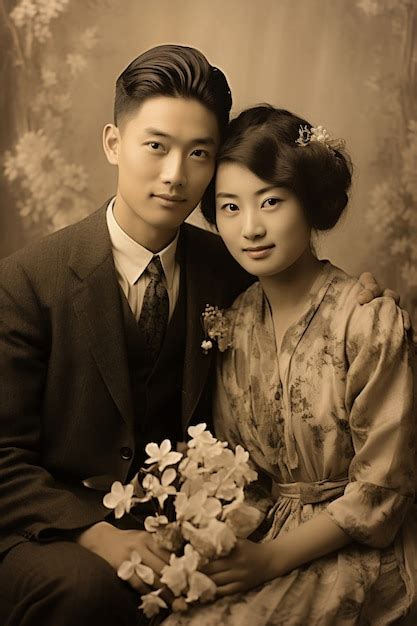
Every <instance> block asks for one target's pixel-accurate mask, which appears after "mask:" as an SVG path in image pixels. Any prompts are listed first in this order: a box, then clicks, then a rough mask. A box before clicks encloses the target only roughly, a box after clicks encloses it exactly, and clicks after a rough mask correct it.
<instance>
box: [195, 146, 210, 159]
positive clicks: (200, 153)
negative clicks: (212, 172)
mask: <svg viewBox="0 0 417 626" xmlns="http://www.w3.org/2000/svg"><path fill="white" fill-rule="evenodd" d="M191 156H195V157H197V158H198V159H205V158H207V157H208V156H209V153H208V152H207V150H202V149H200V148H197V149H196V150H193V151H192V153H191Z"/></svg>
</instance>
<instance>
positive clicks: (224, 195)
mask: <svg viewBox="0 0 417 626" xmlns="http://www.w3.org/2000/svg"><path fill="white" fill-rule="evenodd" d="M238 197H239V196H237V195H236V194H235V193H229V192H228V191H219V192H218V193H216V198H238Z"/></svg>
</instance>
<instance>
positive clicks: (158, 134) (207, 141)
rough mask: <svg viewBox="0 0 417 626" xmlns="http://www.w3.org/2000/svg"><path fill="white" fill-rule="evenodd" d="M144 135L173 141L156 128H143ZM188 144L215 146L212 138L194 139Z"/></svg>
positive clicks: (169, 136)
mask: <svg viewBox="0 0 417 626" xmlns="http://www.w3.org/2000/svg"><path fill="white" fill-rule="evenodd" d="M145 134H147V135H152V136H153V137H163V138H165V139H173V137H172V136H171V135H169V134H168V133H164V132H163V131H162V130H159V129H158V128H145ZM189 143H190V144H193V145H194V144H200V145H205V146H215V145H216V141H215V140H214V139H213V137H196V138H195V139H191V140H190V142H189Z"/></svg>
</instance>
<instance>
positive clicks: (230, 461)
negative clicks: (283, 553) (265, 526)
mask: <svg viewBox="0 0 417 626" xmlns="http://www.w3.org/2000/svg"><path fill="white" fill-rule="evenodd" d="M188 434H189V436H190V438H191V439H190V440H189V441H188V443H187V444H186V447H185V446H184V454H183V453H182V452H174V451H173V450H172V449H171V442H170V441H169V440H168V439H165V440H164V441H163V442H162V443H161V445H160V446H158V445H157V444H156V443H149V444H148V445H147V446H146V448H145V450H146V453H147V454H148V458H147V459H146V461H145V464H146V465H147V466H148V467H147V468H146V469H145V468H142V469H141V470H140V471H139V472H138V474H137V475H136V476H135V477H134V479H133V480H132V482H131V483H129V484H128V485H126V486H123V485H122V484H121V483H120V482H114V483H113V485H112V488H111V492H110V493H108V494H106V495H105V496H104V499H103V502H104V505H105V506H106V507H108V508H109V509H114V515H115V517H116V518H120V517H122V516H123V515H124V514H125V513H129V512H132V513H133V512H134V507H135V505H137V504H140V503H142V502H148V501H150V500H151V501H153V502H154V504H155V515H153V516H148V517H147V518H146V519H145V529H146V530H147V531H148V532H150V533H153V536H154V540H155V541H156V542H158V544H159V545H160V546H161V547H163V548H165V549H166V550H169V551H170V552H171V553H172V554H171V557H170V562H169V565H166V566H165V567H164V568H163V569H162V575H161V582H162V583H164V584H165V585H166V586H167V587H168V588H169V589H170V590H171V592H172V594H173V595H174V596H175V600H174V602H173V605H172V608H173V610H186V609H187V608H188V606H189V604H190V603H193V602H197V601H199V602H208V601H210V600H212V599H213V598H214V597H215V593H216V585H215V584H214V583H213V581H212V580H211V579H210V578H209V577H208V576H206V575H205V574H203V573H202V572H201V571H199V568H201V567H202V566H204V565H205V564H206V563H207V562H208V561H209V560H212V559H214V558H216V557H220V556H224V555H226V554H228V553H229V552H230V551H231V550H232V549H233V547H234V545H235V543H236V540H237V537H247V536H248V535H249V534H250V533H251V532H252V531H253V530H255V528H256V527H257V525H258V524H259V521H260V517H261V514H260V512H259V511H258V510H257V509H255V508H254V507H252V506H249V505H248V504H246V503H245V502H244V487H245V485H247V484H248V483H250V482H252V481H253V480H255V479H256V478H257V474H256V472H255V471H254V470H253V469H251V467H250V465H249V463H248V460H249V453H248V452H247V451H245V450H244V449H243V448H242V447H241V446H239V445H238V446H236V449H235V450H234V451H232V450H231V449H230V448H228V444H227V443H226V442H221V441H218V440H217V439H215V438H214V437H213V435H212V434H211V433H210V432H209V431H208V430H206V424H198V425H197V426H190V427H189V428H188ZM172 504H173V507H172ZM169 510H171V511H175V514H174V515H173V516H172V515H171V517H174V519H169V517H170V515H169ZM133 574H136V575H137V576H138V577H139V578H140V579H141V580H143V581H144V582H145V583H147V584H148V585H152V583H153V581H154V572H153V570H152V569H151V568H149V567H147V566H146V565H144V564H142V563H141V558H140V555H139V554H138V553H137V552H132V554H131V557H130V560H129V561H124V562H123V563H122V564H121V566H120V567H119V570H118V575H119V576H120V578H122V579H124V580H128V579H129V578H130V577H131V576H132V575H133ZM160 593H161V589H157V590H156V591H152V592H151V593H148V594H145V595H142V596H141V600H142V603H141V604H140V606H139V608H140V609H143V611H144V613H145V615H146V616H147V617H152V616H153V615H156V614H157V613H159V611H160V609H161V608H167V605H166V603H165V601H164V600H163V598H161V596H160Z"/></svg>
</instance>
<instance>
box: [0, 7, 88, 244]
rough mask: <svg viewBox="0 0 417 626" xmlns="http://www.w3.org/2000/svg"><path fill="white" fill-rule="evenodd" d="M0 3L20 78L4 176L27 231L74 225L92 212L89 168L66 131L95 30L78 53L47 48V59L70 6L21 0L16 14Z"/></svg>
mask: <svg viewBox="0 0 417 626" xmlns="http://www.w3.org/2000/svg"><path fill="white" fill-rule="evenodd" d="M1 4H2V12H3V15H4V16H5V18H6V23H7V26H8V29H9V30H10V33H11V35H12V40H13V44H14V64H15V68H16V73H17V75H18V97H17V98H16V99H15V101H16V105H17V106H16V109H15V110H16V114H15V130H16V141H15V143H14V145H12V146H10V149H9V150H7V151H6V153H5V157H4V173H5V176H6V179H7V181H8V182H9V184H10V186H11V189H12V191H13V193H14V194H15V196H16V207H17V210H18V212H19V214H20V217H21V218H22V224H23V226H24V229H25V230H26V231H27V232H29V233H30V236H37V235H39V234H45V233H48V232H51V231H54V230H57V229H58V228H62V227H63V226H66V225H68V224H70V223H72V222H75V221H76V220H78V219H81V218H82V217H85V216H86V215H87V214H88V213H89V212H91V210H92V209H93V208H94V203H92V201H91V199H89V197H88V191H87V190H88V176H87V172H86V169H85V167H84V166H83V165H81V164H80V163H74V162H71V160H70V159H68V156H67V154H66V139H65V134H66V133H65V131H68V128H67V125H68V116H69V115H70V113H71V104H72V99H73V98H74V96H75V94H76V90H77V78H78V77H79V75H80V74H81V73H82V72H84V71H85V69H86V67H87V65H88V63H89V60H90V58H89V57H90V56H91V52H92V51H93V50H94V48H95V47H96V45H97V39H98V38H97V29H96V28H95V27H94V26H89V27H87V28H85V29H84V30H82V31H81V32H80V33H77V42H76V48H75V49H73V50H68V52H67V53H66V54H65V55H64V56H63V57H62V58H60V57H57V56H56V55H54V54H52V55H51V53H50V52H49V50H47V54H45V47H46V46H45V44H46V43H47V42H48V40H50V39H51V38H52V37H53V36H54V32H53V28H54V22H55V21H56V20H57V18H59V17H60V16H61V15H62V14H64V13H65V12H66V11H67V10H68V8H69V5H70V4H71V2H70V0H20V2H16V3H14V6H13V7H12V8H11V10H7V9H6V7H5V3H4V1H3V0H1Z"/></svg>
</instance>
